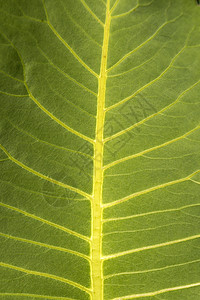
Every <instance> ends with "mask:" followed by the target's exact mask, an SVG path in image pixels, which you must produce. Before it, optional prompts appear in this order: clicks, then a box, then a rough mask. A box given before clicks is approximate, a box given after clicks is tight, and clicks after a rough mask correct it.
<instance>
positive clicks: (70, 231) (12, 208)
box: [0, 202, 90, 242]
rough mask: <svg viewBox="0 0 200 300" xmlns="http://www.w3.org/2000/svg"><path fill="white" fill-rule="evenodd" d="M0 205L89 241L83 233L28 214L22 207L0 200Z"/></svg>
mask: <svg viewBox="0 0 200 300" xmlns="http://www.w3.org/2000/svg"><path fill="white" fill-rule="evenodd" d="M0 206H2V207H5V208H8V209H10V210H13V211H15V212H18V213H20V214H22V215H24V216H26V217H28V218H31V219H34V220H37V221H39V222H42V223H44V224H47V225H49V226H51V227H54V228H56V229H59V230H61V231H64V232H67V233H69V234H71V235H73V236H75V237H77V238H80V239H82V240H85V241H86V242H90V238H88V237H87V236H85V235H82V234H80V233H78V232H76V231H73V230H70V229H68V228H66V227H64V226H62V225H59V224H56V223H54V222H51V221H49V220H46V219H44V218H41V217H38V216H36V215H33V214H30V213H28V212H26V211H24V210H22V209H20V208H17V207H14V206H11V205H8V204H5V203H2V202H0Z"/></svg>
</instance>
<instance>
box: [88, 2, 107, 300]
mask: <svg viewBox="0 0 200 300" xmlns="http://www.w3.org/2000/svg"><path fill="white" fill-rule="evenodd" d="M110 19H111V16H110V0H107V8H106V21H105V27H104V39H103V47H102V56H101V69H100V75H99V85H98V99H97V121H96V135H95V145H94V183H93V202H92V243H91V277H92V300H103V266H102V260H101V257H102V218H103V209H102V187H103V148H104V143H103V132H104V120H105V94H106V80H107V72H106V69H107V57H108V42H109V31H110Z"/></svg>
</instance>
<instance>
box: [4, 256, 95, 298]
mask: <svg viewBox="0 0 200 300" xmlns="http://www.w3.org/2000/svg"><path fill="white" fill-rule="evenodd" d="M0 266H2V267H4V268H9V269H12V270H16V271H19V272H24V273H26V274H30V275H35V276H41V277H45V278H51V279H53V280H56V281H61V282H64V283H67V284H70V285H72V286H74V287H76V288H78V289H80V290H82V291H84V292H86V293H88V294H91V290H90V289H88V288H86V287H85V286H83V285H81V284H79V283H77V282H74V281H72V280H69V279H66V278H64V277H60V276H56V275H53V274H49V273H44V272H38V271H33V270H29V269H25V268H21V267H18V266H15V265H11V264H7V263H3V262H0Z"/></svg>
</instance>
